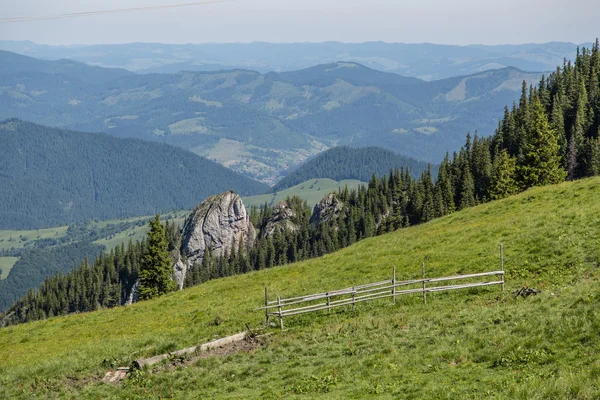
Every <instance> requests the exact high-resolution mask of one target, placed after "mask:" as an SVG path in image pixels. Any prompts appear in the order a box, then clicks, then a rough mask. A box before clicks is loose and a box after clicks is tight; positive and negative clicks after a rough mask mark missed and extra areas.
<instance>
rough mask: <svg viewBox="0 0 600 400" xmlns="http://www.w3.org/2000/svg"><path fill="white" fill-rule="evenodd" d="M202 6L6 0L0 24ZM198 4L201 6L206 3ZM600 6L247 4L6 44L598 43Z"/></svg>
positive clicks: (331, 0)
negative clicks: (98, 12)
mask: <svg viewBox="0 0 600 400" xmlns="http://www.w3.org/2000/svg"><path fill="white" fill-rule="evenodd" d="M186 1H187V2H192V1H194V0H102V1H97V0H80V1H75V0H0V18H10V17H21V16H40V15H56V14H63V13H75V12H85V11H96V10H106V9H112V8H130V7H140V6H152V5H164V4H175V3H184V2H186ZM196 1H197V0H196ZM599 21H600V6H599V5H598V0H567V1H565V0H546V1H539V0H237V1H234V2H231V3H224V4H207V5H201V6H197V7H185V8H176V9H167V10H153V11H141V12H132V13H121V14H113V15H102V16H89V17H79V18H71V19H57V20H50V21H30V22H23V23H9V24H0V40H32V41H34V42H38V43H48V44H73V43H129V42H162V43H203V42H251V41H265V42H321V41H328V40H335V41H342V42H364V41H374V40H382V41H386V42H407V43H418V42H431V43H445V44H472V43H483V44H499V43H530V42H535V43H540V42H549V41H568V42H575V43H583V42H590V41H592V40H593V39H595V38H596V37H597V36H600V23H599Z"/></svg>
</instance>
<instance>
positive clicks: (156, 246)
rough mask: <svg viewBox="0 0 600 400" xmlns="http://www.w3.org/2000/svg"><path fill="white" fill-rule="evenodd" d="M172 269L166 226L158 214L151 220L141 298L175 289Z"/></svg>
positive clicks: (143, 261) (141, 283)
mask: <svg viewBox="0 0 600 400" xmlns="http://www.w3.org/2000/svg"><path fill="white" fill-rule="evenodd" d="M172 271H173V268H172V263H171V259H170V257H169V251H168V242H167V237H166V231H165V227H164V226H163V224H161V222H160V216H159V215H157V216H156V217H155V218H154V219H153V220H151V221H150V231H149V232H148V246H147V248H146V253H145V254H144V257H143V259H142V264H141V268H140V288H139V296H140V299H141V300H147V299H152V298H154V297H157V296H160V295H162V294H165V293H168V292H172V291H173V290H175V288H176V283H175V281H174V280H173V279H172Z"/></svg>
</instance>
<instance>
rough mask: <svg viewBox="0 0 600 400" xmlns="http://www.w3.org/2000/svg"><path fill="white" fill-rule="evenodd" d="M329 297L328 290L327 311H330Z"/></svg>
mask: <svg viewBox="0 0 600 400" xmlns="http://www.w3.org/2000/svg"><path fill="white" fill-rule="evenodd" d="M330 304H331V298H330V297H329V292H327V312H328V313H331V306H330Z"/></svg>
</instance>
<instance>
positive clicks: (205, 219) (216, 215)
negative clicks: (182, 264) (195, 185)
mask: <svg viewBox="0 0 600 400" xmlns="http://www.w3.org/2000/svg"><path fill="white" fill-rule="evenodd" d="M254 238H255V231H254V226H253V225H252V222H250V217H249V216H248V214H247V213H246V207H244V203H243V202H242V199H241V197H240V196H238V195H237V194H235V193H233V192H225V193H221V194H220V195H217V196H211V197H209V198H208V199H206V200H205V201H204V202H202V204H200V205H199V206H198V207H196V209H195V210H194V211H193V212H192V214H191V215H190V216H189V217H188V218H187V220H186V221H185V224H184V226H183V238H182V242H181V252H182V254H183V255H184V256H185V258H186V262H187V265H188V266H190V265H192V264H194V263H198V264H200V263H202V259H203V258H204V251H205V250H206V249H207V248H210V249H212V253H213V255H214V256H215V257H220V256H222V255H224V254H225V253H227V252H229V251H230V250H231V248H232V246H234V248H236V249H237V248H238V246H239V245H240V242H242V241H243V242H244V246H245V247H246V248H250V247H252V245H253V244H254ZM183 279H184V280H185V274H184V278H183Z"/></svg>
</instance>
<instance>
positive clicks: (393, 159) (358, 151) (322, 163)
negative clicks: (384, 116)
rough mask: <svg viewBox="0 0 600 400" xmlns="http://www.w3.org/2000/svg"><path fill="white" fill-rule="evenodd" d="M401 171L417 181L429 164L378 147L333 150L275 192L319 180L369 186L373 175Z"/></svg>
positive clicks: (309, 162)
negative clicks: (407, 172)
mask: <svg viewBox="0 0 600 400" xmlns="http://www.w3.org/2000/svg"><path fill="white" fill-rule="evenodd" d="M400 168H408V169H409V171H410V172H411V174H413V176H415V177H417V176H420V175H421V173H422V172H423V171H425V170H426V169H427V163H425V162H423V161H417V160H414V159H411V158H408V157H404V156H401V155H398V154H396V153H394V152H393V151H391V150H386V149H382V148H379V147H363V148H350V147H346V146H340V147H334V148H332V149H329V150H327V151H324V152H323V153H320V154H318V155H316V156H314V157H312V158H310V159H309V160H307V161H306V162H304V163H303V164H302V165H300V166H299V167H298V168H297V169H295V170H294V171H292V172H291V173H290V174H289V175H287V176H286V177H285V178H283V179H281V180H280V181H279V182H277V184H276V185H275V186H274V187H273V190H275V191H280V190H283V189H287V188H290V187H292V186H295V185H298V184H300V183H302V182H305V181H308V180H310V179H316V178H329V179H333V180H334V181H341V180H344V179H356V180H359V181H363V182H367V181H368V180H369V179H371V177H372V176H373V174H375V175H376V176H383V175H386V174H388V173H389V172H390V171H391V170H395V169H400Z"/></svg>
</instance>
